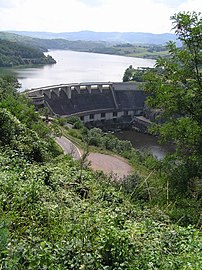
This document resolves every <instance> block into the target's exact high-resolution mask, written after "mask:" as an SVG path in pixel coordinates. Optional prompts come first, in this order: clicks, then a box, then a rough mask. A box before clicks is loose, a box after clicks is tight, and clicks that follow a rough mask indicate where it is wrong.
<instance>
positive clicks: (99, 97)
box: [27, 82, 146, 123]
mask: <svg viewBox="0 0 202 270" xmlns="http://www.w3.org/2000/svg"><path fill="white" fill-rule="evenodd" d="M27 96H28V97H29V98H31V99H32V101H33V103H34V104H35V106H36V107H37V108H39V107H47V108H48V109H49V110H50V112H51V113H52V114H53V115H55V116H60V117H66V116H78V117H80V119H81V120H82V121H83V122H85V123H87V122H92V121H104V120H113V121H115V122H116V121H117V120H118V119H124V121H131V120H132V119H133V117H134V116H139V115H142V112H143V109H144V102H145V99H146V95H145V94H144V92H143V91H142V90H140V84H139V83H132V82H130V83H122V82H120V83H113V82H102V83H101V82H100V83H97V82H95V83H80V84H79V83H77V84H65V85H64V84H61V85H53V86H47V87H41V88H37V89H31V90H29V91H28V92H27Z"/></svg>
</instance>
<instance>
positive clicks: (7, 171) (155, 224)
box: [0, 154, 202, 270]
mask: <svg viewBox="0 0 202 270" xmlns="http://www.w3.org/2000/svg"><path fill="white" fill-rule="evenodd" d="M9 159H10V161H11V159H13V161H12V163H13V165H14V167H13V168H12V169H11V168H10V167H9V166H6V164H7V162H8V157H7V155H6V154H4V156H2V155H1V167H0V168H1V169H0V187H1V190H2V192H1V194H0V214H1V221H0V224H1V227H0V237H2V238H1V239H2V242H1V243H2V244H1V246H0V248H1V251H0V258H1V261H0V265H1V267H2V268H3V269H39V268H43V269H64V268H66V269H125V270H126V269H154V268H156V269H189V267H190V269H200V267H201V265H202V258H201V256H200V249H201V243H202V242H201V235H200V233H199V231H198V230H196V229H194V228H193V227H191V226H190V227H188V228H182V227H180V226H177V225H171V224H170V222H169V219H168V217H167V216H165V215H163V213H161V212H159V211H158V210H157V209H156V210H153V212H151V211H150V210H149V209H147V208H145V209H144V210H141V208H140V207H139V206H138V205H136V204H133V203H132V202H131V201H130V200H129V199H128V198H127V197H126V196H125V195H124V193H122V192H121V191H120V190H117V189H116V187H113V186H112V185H111V184H109V183H107V181H106V180H105V179H103V178H102V176H101V175H99V177H98V175H94V174H93V173H92V172H90V171H88V170H87V169H85V168H84V169H83V173H82V179H81V182H80V181H79V182H78V178H79V174H80V173H79V164H78V163H75V162H73V161H72V160H71V159H70V158H69V157H65V158H62V159H61V158H57V159H56V160H53V161H52V162H51V163H49V164H46V165H43V166H39V165H31V166H30V164H29V163H27V162H24V163H23V162H21V166H20V167H18V166H17V163H18V157H17V156H16V157H15V156H13V157H9ZM15 162H16V165H15ZM83 190H86V191H87V192H88V196H87V197H85V198H84V197H83V196H82V191H83Z"/></svg>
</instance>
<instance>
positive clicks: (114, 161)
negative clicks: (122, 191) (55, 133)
mask: <svg viewBox="0 0 202 270" xmlns="http://www.w3.org/2000/svg"><path fill="white" fill-rule="evenodd" d="M56 142H57V143H58V144H59V145H60V146H61V148H62V149H63V150H64V153H66V154H70V155H72V156H73V158H74V159H76V160H79V159H80V158H81V156H82V152H81V151H80V150H79V149H78V147H77V146H76V145H75V144H73V143H72V142H71V141H70V140H69V139H67V138H66V137H64V136H62V137H57V138H56ZM87 160H88V161H89V163H90V168H92V169H93V170H95V171H103V172H104V173H105V174H107V175H110V176H111V177H112V178H113V179H115V180H120V179H122V178H123V177H124V176H127V175H129V174H131V173H132V167H131V166H130V165H129V164H128V163H127V161H126V160H124V159H123V158H121V157H118V156H112V155H106V154H100V153H89V155H88V157H87Z"/></svg>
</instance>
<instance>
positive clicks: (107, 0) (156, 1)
mask: <svg viewBox="0 0 202 270" xmlns="http://www.w3.org/2000/svg"><path fill="white" fill-rule="evenodd" d="M179 11H196V12H201V11H202V1H201V0H0V31H6V30H26V31H48V32H72V31H81V30H92V31H102V32H104V31H106V32H110V31H118V32H151V33H165V32H170V30H171V28H172V23H171V21H170V16H172V15H174V13H177V12H179Z"/></svg>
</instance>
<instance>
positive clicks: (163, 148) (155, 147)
mask: <svg viewBox="0 0 202 270" xmlns="http://www.w3.org/2000/svg"><path fill="white" fill-rule="evenodd" d="M115 135H116V137H117V138H118V139H120V140H128V141H130V142H131V143H132V146H133V147H134V148H135V149H138V150H140V151H144V152H147V153H148V152H149V153H151V154H152V155H153V156H154V157H156V158H157V159H162V158H163V157H164V156H165V155H166V154H167V153H170V152H173V151H174V146H173V145H170V144H163V145H162V144H160V143H159V142H158V138H157V137H154V136H152V135H149V134H145V133H140V132H138V131H136V130H124V131H119V132H116V133H115Z"/></svg>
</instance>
